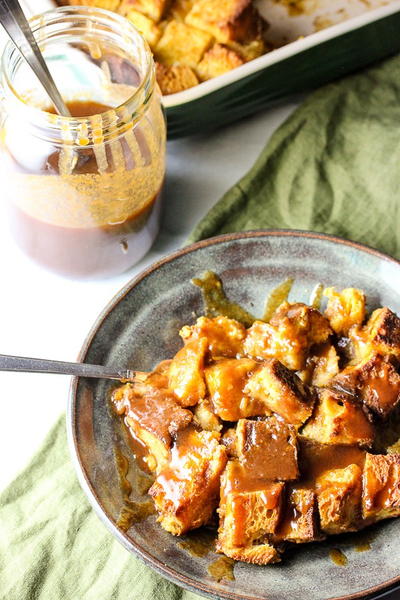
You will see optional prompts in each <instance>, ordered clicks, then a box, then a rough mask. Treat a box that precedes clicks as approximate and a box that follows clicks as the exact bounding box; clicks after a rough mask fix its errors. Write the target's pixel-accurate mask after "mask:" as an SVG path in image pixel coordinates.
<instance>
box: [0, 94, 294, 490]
mask: <svg viewBox="0 0 400 600" xmlns="http://www.w3.org/2000/svg"><path fill="white" fill-rule="evenodd" d="M295 106H296V102H295V101H291V102H287V103H285V104H282V105H281V106H279V107H277V108H274V109H272V110H269V111H266V112H264V113H261V114H258V115H257V116H254V117H251V118H248V119H246V120H243V121H241V122H239V123H236V124H235V125H232V126H228V127H226V128H224V129H222V130H220V131H217V132H215V133H213V134H210V135H205V136H201V137H196V138H189V139H184V140H177V141H173V142H169V144H168V162H167V178H166V194H165V211H164V217H163V224H162V228H161V233H160V235H159V237H158V239H157V241H156V243H155V245H154V246H153V248H152V250H151V251H150V252H149V254H148V255H147V256H146V257H145V258H144V259H143V260H142V261H141V262H140V263H139V264H138V265H136V266H135V267H134V268H133V269H131V270H130V271H128V272H126V273H124V274H123V275H121V276H119V277H115V278H112V279H108V280H103V281H98V282H90V283H85V282H79V281H71V280H68V279H63V278H61V277H58V276H57V275H54V274H52V273H50V272H47V271H45V270H44V269H42V268H40V267H39V266H37V265H35V264H34V263H32V262H31V261H30V260H29V259H28V258H27V257H25V256H24V255H23V254H22V253H21V252H20V251H19V250H18V248H17V247H16V246H15V245H14V242H13V240H12V239H11V238H10V235H9V232H8V225H7V220H6V218H5V216H4V210H3V209H4V207H3V206H1V203H0V216H1V217H2V218H1V219H0V256H1V257H2V258H1V262H0V281H1V297H0V340H1V342H0V353H2V354H15V355H20V356H37V357H42V358H53V359H57V360H75V358H76V356H77V354H78V352H79V349H80V346H81V344H82V342H83V340H84V338H85V336H86V334H87V332H88V331H89V329H90V327H91V325H92V324H93V322H94V320H95V319H96V317H97V315H98V314H99V312H100V311H101V310H102V309H103V307H104V306H105V305H106V304H107V302H108V301H109V300H110V299H111V298H112V296H113V295H114V294H115V293H116V292H117V291H118V290H119V289H120V288H121V287H122V286H123V285H125V283H127V282H128V281H129V280H130V279H131V278H132V277H133V276H134V275H136V274H137V273H138V272H140V271H141V270H142V269H143V268H144V267H146V266H147V265H149V264H150V263H152V262H154V261H155V260H157V259H159V258H160V257H162V256H164V255H165V254H167V253H169V252H171V251H173V250H175V249H177V248H179V246H181V245H182V244H183V243H184V241H185V239H186V238H187V236H188V235H189V233H190V231H191V230H192V228H193V227H194V226H195V225H196V223H197V222H198V221H199V220H200V219H201V218H202V217H203V216H204V215H205V214H206V213H207V211H208V210H209V209H210V208H211V206H212V205H213V204H214V203H215V202H216V201H217V200H218V199H219V198H220V197H221V196H222V195H223V194H224V192H225V191H227V190H228V189H229V188H230V187H231V186H232V185H233V184H234V183H235V182H236V181H237V180H238V179H239V178H240V177H242V175H244V174H245V173H246V171H247V170H248V169H249V168H250V167H251V166H252V165H253V163H254V161H255V160H256V158H257V156H258V155H259V153H260V152H261V150H262V148H263V147H264V145H265V143H266V141H267V140H268V138H269V137H270V136H271V134H272V132H273V131H274V130H275V129H276V128H277V127H278V126H279V125H280V124H281V123H282V121H283V120H284V119H285V118H286V117H287V116H288V115H289V114H290V113H291V111H292V110H293V109H294V108H295ZM2 185H4V182H2ZM0 199H1V192H0ZM68 386H69V378H68V377H66V376H61V375H39V374H15V373H4V372H3V373H1V372H0V389H1V391H2V394H1V395H2V399H1V403H2V419H1V420H0V455H1V457H2V459H1V468H0V489H1V488H3V487H5V486H6V485H7V483H9V482H10V481H11V480H12V479H13V478H14V477H15V475H16V474H17V473H18V472H19V471H20V469H22V468H23V467H24V466H25V465H26V463H27V462H28V461H29V459H30V457H31V456H32V454H33V453H34V452H35V450H36V449H37V448H38V447H39V445H40V443H41V442H42V440H43V439H44V437H45V435H46V433H47V432H48V430H49V429H50V427H51V426H52V425H53V423H54V422H55V421H56V419H57V417H58V416H59V415H61V414H62V413H63V412H64V411H65V408H66V403H67V397H68Z"/></svg>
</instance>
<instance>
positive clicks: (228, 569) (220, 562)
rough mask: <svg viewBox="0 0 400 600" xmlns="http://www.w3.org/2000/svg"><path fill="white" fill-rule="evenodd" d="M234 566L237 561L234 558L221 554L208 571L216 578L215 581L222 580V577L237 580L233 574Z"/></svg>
mask: <svg viewBox="0 0 400 600" xmlns="http://www.w3.org/2000/svg"><path fill="white" fill-rule="evenodd" d="M234 566H235V561H234V560H233V558H228V556H220V557H219V558H217V559H216V560H214V562H212V563H211V565H210V566H209V567H208V569H207V571H208V573H209V575H211V577H212V578H213V579H215V581H221V580H222V579H228V581H235V576H234V574H233V568H234Z"/></svg>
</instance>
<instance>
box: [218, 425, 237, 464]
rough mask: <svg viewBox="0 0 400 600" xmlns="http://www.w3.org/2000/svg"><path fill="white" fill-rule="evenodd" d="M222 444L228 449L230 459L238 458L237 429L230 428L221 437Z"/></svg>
mask: <svg viewBox="0 0 400 600" xmlns="http://www.w3.org/2000/svg"><path fill="white" fill-rule="evenodd" d="M221 444H223V445H224V446H225V448H226V451H227V453H228V456H229V457H234V458H237V456H238V449H237V436H236V429H235V427H229V428H228V429H227V430H226V431H225V433H224V434H223V436H222V437H221Z"/></svg>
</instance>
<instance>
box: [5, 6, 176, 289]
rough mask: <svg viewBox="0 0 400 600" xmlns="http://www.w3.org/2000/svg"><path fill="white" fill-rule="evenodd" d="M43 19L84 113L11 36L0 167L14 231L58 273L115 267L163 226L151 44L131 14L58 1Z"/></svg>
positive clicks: (44, 43) (39, 23) (43, 43)
mask: <svg viewBox="0 0 400 600" xmlns="http://www.w3.org/2000/svg"><path fill="white" fill-rule="evenodd" d="M31 27H32V29H33V30H34V32H35V35H36V37H37V40H38V42H39V44H40V47H41V50H42V52H43V54H44V56H45V58H46V61H47V63H48V65H49V67H50V70H51V71H52V74H53V76H54V79H55V81H56V84H57V86H58V87H59V89H60V91H61V93H62V95H63V98H64V100H65V101H66V103H67V105H68V107H69V109H70V112H71V115H72V116H71V117H70V118H69V117H60V116H58V115H56V114H54V112H53V109H52V108H51V107H50V106H49V101H48V100H47V97H46V95H45V93H44V91H43V90H42V89H41V88H40V86H39V84H38V83H37V82H36V80H35V79H34V76H33V75H32V74H31V73H30V72H29V68H28V67H27V65H26V64H25V63H24V61H23V60H22V59H21V57H20V55H19V53H18V52H17V51H16V50H15V49H14V47H13V46H12V45H11V44H8V45H7V47H6V49H5V51H4V54H3V59H2V74H1V76H2V81H1V83H2V100H3V102H2V123H1V132H0V150H1V156H0V170H1V171H2V174H3V178H2V180H3V181H4V182H5V189H4V191H3V194H4V195H5V197H6V200H7V207H8V211H9V215H10V224H11V228H12V232H13V235H14V237H15V239H16V241H17V243H18V244H19V246H20V247H21V248H22V249H23V250H24V251H25V252H27V253H28V254H29V255H30V256H31V257H32V258H33V259H35V260H36V261H38V262H40V263H42V264H43V265H45V266H47V267H48V268H50V269H52V270H54V271H57V272H59V273H62V274H64V275H67V276H72V277H80V278H90V277H103V276H109V275H113V274H115V273H118V272H121V271H124V270H125V269H127V268H128V267H130V266H131V265H132V264H134V263H135V262H137V261H138V260H140V258H142V256H144V254H145V253H146V252H147V251H148V250H149V248H150V246H151V244H152V243H153V241H154V238H155V236H156V235H157V232H158V228H159V217H160V204H161V188H162V184H163V180H164V173H165V138H166V132H165V121H164V116H163V112H162V108H161V104H160V94H159V91H158V88H157V86H156V84H155V76H154V64H153V60H152V56H151V52H150V50H149V48H148V46H147V44H146V42H145V41H144V40H143V38H142V37H141V36H140V34H139V33H138V32H137V31H136V30H135V29H134V27H133V26H132V25H131V24H130V23H129V22H128V21H127V20H125V19H124V18H122V17H120V16H119V15H117V14H114V13H111V12H108V11H105V10H101V9H97V8H85V7H63V8H58V9H56V10H54V11H49V12H48V13H44V14H43V15H41V16H39V17H35V18H34V19H32V20H31Z"/></svg>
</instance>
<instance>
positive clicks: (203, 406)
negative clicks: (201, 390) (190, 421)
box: [194, 398, 222, 431]
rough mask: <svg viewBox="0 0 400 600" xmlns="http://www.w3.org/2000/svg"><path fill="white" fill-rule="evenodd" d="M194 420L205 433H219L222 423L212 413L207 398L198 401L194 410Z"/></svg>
mask: <svg viewBox="0 0 400 600" xmlns="http://www.w3.org/2000/svg"><path fill="white" fill-rule="evenodd" d="M194 420H195V422H196V423H198V424H199V425H200V427H201V428H202V429H204V430H205V431H221V429H222V423H221V421H220V419H219V418H218V417H217V415H216V414H215V413H214V412H213V410H212V406H211V402H210V401H209V399H208V398H205V399H204V400H200V402H199V403H198V404H197V405H196V407H195V409H194Z"/></svg>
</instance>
